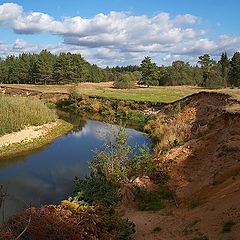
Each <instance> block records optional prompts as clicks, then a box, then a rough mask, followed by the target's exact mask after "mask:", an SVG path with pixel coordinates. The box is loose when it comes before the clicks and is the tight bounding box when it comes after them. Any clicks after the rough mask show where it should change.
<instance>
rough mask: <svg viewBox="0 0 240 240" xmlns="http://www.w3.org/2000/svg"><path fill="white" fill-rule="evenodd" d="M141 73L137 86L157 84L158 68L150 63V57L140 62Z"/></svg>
mask: <svg viewBox="0 0 240 240" xmlns="http://www.w3.org/2000/svg"><path fill="white" fill-rule="evenodd" d="M141 72H142V78H141V80H140V82H139V84H143V85H147V86H148V87H149V86H150V85H157V84H156V83H157V82H158V68H157V65H156V64H155V63H152V60H151V58H150V57H145V58H144V59H143V61H142V62H141Z"/></svg>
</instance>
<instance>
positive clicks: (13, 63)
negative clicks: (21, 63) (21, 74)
mask: <svg viewBox="0 0 240 240" xmlns="http://www.w3.org/2000/svg"><path fill="white" fill-rule="evenodd" d="M5 63H6V65H7V66H8V73H7V74H8V76H7V83H19V80H18V72H17V65H18V59H17V58H16V57H15V56H8V57H7V58H6V61H5Z"/></svg>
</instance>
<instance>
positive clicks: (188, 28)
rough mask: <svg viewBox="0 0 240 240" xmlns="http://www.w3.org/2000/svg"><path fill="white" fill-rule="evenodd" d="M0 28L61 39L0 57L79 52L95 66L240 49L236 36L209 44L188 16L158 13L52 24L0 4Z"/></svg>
mask: <svg viewBox="0 0 240 240" xmlns="http://www.w3.org/2000/svg"><path fill="white" fill-rule="evenodd" d="M0 26H2V27H6V28H11V29H12V30H13V31H14V32H15V33H16V34H41V33H45V34H52V35H57V36H59V37H60V39H62V43H61V44H57V43H56V44H51V45H47V46H42V45H41V43H39V44H31V43H27V42H25V41H24V40H22V39H21V38H18V39H17V40H16V42H15V43H13V44H5V43H0V54H1V55H2V56H5V55H6V54H11V53H13V54H16V53H20V52H28V51H30V52H36V51H39V50H40V49H41V47H43V48H48V49H49V50H51V51H52V52H53V53H59V52H60V51H71V52H81V53H82V55H83V56H85V57H86V59H87V60H93V62H94V63H98V64H100V65H114V64H119V65H124V64H129V63H132V64H136V63H139V61H140V60H141V58H143V56H145V55H150V56H152V57H153V58H155V59H156V60H158V61H162V62H161V63H164V61H165V62H166V61H167V59H175V57H176V56H177V57H178V56H179V58H180V59H181V56H182V58H183V59H185V58H186V57H189V58H191V59H194V58H196V56H197V55H200V54H203V53H210V54H212V55H214V56H217V55H219V54H220V53H221V52H222V51H225V50H226V51H228V52H229V54H232V53H233V52H234V51H238V50H239V49H240V37H239V36H231V35H227V34H226V35H222V36H218V37H216V38H213V39H209V38H208V37H207V31H206V30H205V29H201V28H202V25H201V18H200V17H198V16H193V15H191V14H189V13H188V14H183V15H177V16H175V17H172V16H170V14H169V13H166V12H160V13H158V14H156V15H154V16H151V17H150V16H146V15H140V16H134V15H130V14H128V13H125V12H110V13H108V14H103V13H99V14H97V15H95V16H94V17H92V18H82V17H81V16H75V17H63V18H62V19H55V18H54V17H52V16H50V15H48V14H46V13H41V12H26V11H24V9H23V7H22V6H20V5H18V4H15V3H4V4H1V5H0ZM162 55H165V56H162ZM167 56H171V58H169V57H167ZM161 63H160V64H161Z"/></svg>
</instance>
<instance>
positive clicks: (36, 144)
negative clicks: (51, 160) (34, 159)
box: [0, 120, 73, 158]
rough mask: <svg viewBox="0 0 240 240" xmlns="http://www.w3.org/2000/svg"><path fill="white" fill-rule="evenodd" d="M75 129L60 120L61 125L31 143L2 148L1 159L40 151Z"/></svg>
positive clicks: (24, 142)
mask: <svg viewBox="0 0 240 240" xmlns="http://www.w3.org/2000/svg"><path fill="white" fill-rule="evenodd" d="M72 128H73V125H72V124H70V123H68V122H65V121H63V120H59V124H58V125H57V126H56V127H54V128H52V129H50V130H49V132H48V133H47V134H45V135H43V136H40V137H39V138H36V139H34V140H33V141H31V142H26V141H23V142H20V143H14V144H11V145H7V146H5V147H2V148H1V152H0V158H5V157H7V156H10V155H11V156H16V155H18V154H20V153H21V154H22V153H23V152H28V151H33V150H36V149H39V148H41V147H43V146H45V145H47V144H48V143H50V142H51V141H52V140H54V139H55V138H58V137H60V136H61V135H63V134H65V133H67V132H69V131H70V130H71V129H72Z"/></svg>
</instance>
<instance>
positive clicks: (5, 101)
mask: <svg viewBox="0 0 240 240" xmlns="http://www.w3.org/2000/svg"><path fill="white" fill-rule="evenodd" d="M56 119H57V115H56V113H55V112H54V110H51V109H49V108H48V107H47V106H46V105H45V104H44V103H43V102H41V101H40V100H38V99H34V98H31V97H28V98H27V97H13V96H0V136H1V135H4V134H6V133H11V132H15V131H19V130H21V129H23V128H25V127H27V126H38V125H42V124H45V123H48V122H52V121H55V120H56Z"/></svg>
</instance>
